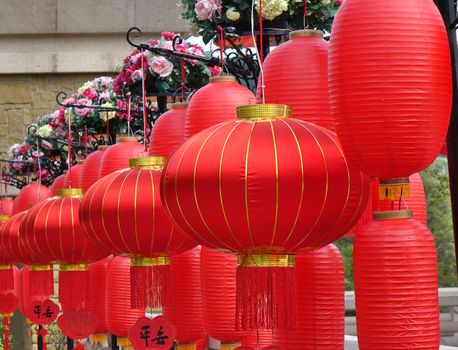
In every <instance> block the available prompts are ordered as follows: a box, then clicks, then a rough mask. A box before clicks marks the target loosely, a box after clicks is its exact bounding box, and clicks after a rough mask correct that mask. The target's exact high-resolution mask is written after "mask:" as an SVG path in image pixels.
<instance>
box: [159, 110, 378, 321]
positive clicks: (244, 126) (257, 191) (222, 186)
mask: <svg viewBox="0 0 458 350" xmlns="http://www.w3.org/2000/svg"><path fill="white" fill-rule="evenodd" d="M238 112H239V118H240V119H239V120H238V121H237V120H234V121H231V122H226V123H222V124H219V125H217V126H214V127H212V128H209V129H207V130H205V131H203V132H201V133H199V134H198V135H196V136H195V137H193V138H192V139H190V140H188V141H187V142H186V143H185V144H183V145H182V146H181V147H180V148H179V149H178V150H177V151H176V152H175V153H174V154H173V155H172V157H171V159H170V161H169V162H168V165H167V167H166V170H165V172H164V175H163V188H162V190H163V193H162V194H163V198H164V204H165V205H166V207H167V209H168V210H169V212H170V214H171V215H172V217H173V218H174V220H175V221H176V223H177V224H178V225H179V226H180V227H181V228H182V229H183V230H184V231H185V232H186V233H187V234H189V235H190V236H192V237H193V238H194V239H196V240H197V241H198V242H199V243H201V244H203V245H207V246H210V247H214V248H219V249H225V250H228V251H231V252H235V253H238V254H239V257H238V259H239V268H238V269H237V272H238V279H239V281H238V283H237V285H238V286H239V287H240V288H241V289H240V290H239V292H240V293H239V295H240V298H241V299H240V300H238V302H239V303H241V304H240V307H241V309H240V314H241V315H245V316H243V317H242V321H243V324H242V327H243V328H256V327H267V328H272V327H273V326H279V325H282V326H287V327H290V326H291V325H292V323H293V317H294V315H293V311H294V305H293V302H294V301H293V299H292V298H291V295H292V294H294V270H293V268H292V267H293V266H294V256H293V254H294V253H295V252H297V251H308V250H313V249H316V248H319V247H321V246H324V245H327V244H329V243H330V242H332V241H333V240H335V239H337V238H339V237H340V236H342V235H344V234H345V233H346V231H348V230H350V229H351V225H349V222H350V221H351V222H353V224H354V223H356V222H357V220H358V219H359V216H360V215H361V213H362V212H363V211H364V209H365V204H366V203H364V198H366V201H367V198H368V190H369V189H368V180H367V178H366V177H365V176H363V175H362V174H361V172H359V171H357V170H355V169H353V168H352V167H350V166H349V164H348V163H347V161H346V159H345V156H344V154H343V152H342V150H341V149H340V146H339V143H338V141H337V138H336V137H335V135H334V134H332V133H331V132H330V131H328V130H326V129H324V128H321V127H319V126H316V125H314V124H311V123H307V122H303V121H300V120H296V119H289V118H287V117H288V116H289V114H290V109H289V108H288V107H287V106H285V105H252V106H244V107H240V108H239V109H238ZM274 274H278V276H276V277H274V276H273V275H274ZM261 281H264V282H263V283H264V284H263V283H262V282H261ZM274 282H275V283H278V288H274V287H272V284H271V283H274ZM272 288H273V289H274V290H275V293H276V294H275V298H274V295H273V291H272V290H273V289H272ZM262 291H264V292H262ZM245 293H247V294H245ZM266 298H271V299H269V301H268V302H267V305H269V306H268V307H266V302H265V300H266ZM275 303H278V304H279V305H277V306H272V305H274V304H275Z"/></svg>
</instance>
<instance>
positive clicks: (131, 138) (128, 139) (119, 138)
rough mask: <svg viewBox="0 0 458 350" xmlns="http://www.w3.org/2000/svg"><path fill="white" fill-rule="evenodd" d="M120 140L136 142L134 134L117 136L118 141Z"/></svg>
mask: <svg viewBox="0 0 458 350" xmlns="http://www.w3.org/2000/svg"><path fill="white" fill-rule="evenodd" d="M120 142H138V140H137V138H136V137H135V136H126V135H123V136H119V137H118V143H120Z"/></svg>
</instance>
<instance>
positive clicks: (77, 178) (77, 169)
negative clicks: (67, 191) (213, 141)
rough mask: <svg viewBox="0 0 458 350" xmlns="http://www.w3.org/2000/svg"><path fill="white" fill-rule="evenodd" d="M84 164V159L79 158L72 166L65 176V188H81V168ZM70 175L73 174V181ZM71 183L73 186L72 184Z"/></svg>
mask: <svg viewBox="0 0 458 350" xmlns="http://www.w3.org/2000/svg"><path fill="white" fill-rule="evenodd" d="M83 166H84V160H78V163H76V165H74V166H72V168H71V169H70V170H69V171H67V173H66V174H65V178H64V187H63V188H69V187H74V188H80V187H79V184H80V182H81V181H82V179H81V170H82V169H83ZM70 176H71V183H70ZM70 185H71V186H70Z"/></svg>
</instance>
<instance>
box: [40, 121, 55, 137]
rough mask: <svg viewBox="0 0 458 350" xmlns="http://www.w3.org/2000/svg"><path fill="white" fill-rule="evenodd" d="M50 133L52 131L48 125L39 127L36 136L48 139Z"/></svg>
mask: <svg viewBox="0 0 458 350" xmlns="http://www.w3.org/2000/svg"><path fill="white" fill-rule="evenodd" d="M52 132H53V129H52V127H51V126H50V125H48V124H46V125H43V126H40V127H39V128H38V130H37V134H38V135H39V136H41V137H43V138H47V137H50V136H51V135H52Z"/></svg>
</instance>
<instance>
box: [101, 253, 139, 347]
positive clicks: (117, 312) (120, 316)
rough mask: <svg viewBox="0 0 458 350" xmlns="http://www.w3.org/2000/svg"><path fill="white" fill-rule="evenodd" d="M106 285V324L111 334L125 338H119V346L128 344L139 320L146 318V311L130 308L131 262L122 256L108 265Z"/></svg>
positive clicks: (115, 258)
mask: <svg viewBox="0 0 458 350" xmlns="http://www.w3.org/2000/svg"><path fill="white" fill-rule="evenodd" d="M105 281H106V283H107V285H106V298H107V300H106V309H105V315H106V323H107V327H108V330H109V331H110V333H113V334H115V335H117V336H118V337H123V338H124V339H119V338H118V345H122V344H125V343H128V342H127V335H128V332H129V329H130V327H132V326H133V325H134V324H135V322H137V319H139V318H140V317H143V316H145V309H132V308H131V307H130V289H129V288H128V287H127V288H126V285H129V284H130V260H129V259H128V258H123V257H120V256H116V257H114V258H113V259H112V260H111V261H110V263H109V264H108V270H107V273H106V279H105Z"/></svg>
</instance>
